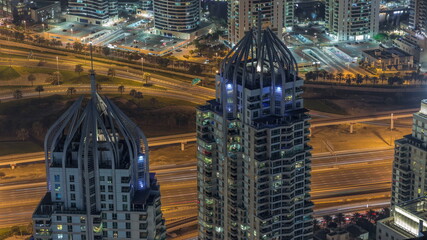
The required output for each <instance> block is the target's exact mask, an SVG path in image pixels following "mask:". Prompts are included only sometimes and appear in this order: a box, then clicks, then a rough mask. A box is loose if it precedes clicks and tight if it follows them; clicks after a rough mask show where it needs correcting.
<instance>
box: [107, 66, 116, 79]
mask: <svg viewBox="0 0 427 240" xmlns="http://www.w3.org/2000/svg"><path fill="white" fill-rule="evenodd" d="M107 75H108V76H109V77H111V78H114V77H115V76H116V70H115V69H114V68H109V69H108V72H107Z"/></svg>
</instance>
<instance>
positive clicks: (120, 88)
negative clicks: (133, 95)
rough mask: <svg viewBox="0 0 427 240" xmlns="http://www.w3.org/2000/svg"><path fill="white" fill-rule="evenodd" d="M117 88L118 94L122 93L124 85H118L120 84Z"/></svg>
mask: <svg viewBox="0 0 427 240" xmlns="http://www.w3.org/2000/svg"><path fill="white" fill-rule="evenodd" d="M117 90H119V92H120V95H123V92H124V91H125V86H123V85H120V86H119V87H118V88H117Z"/></svg>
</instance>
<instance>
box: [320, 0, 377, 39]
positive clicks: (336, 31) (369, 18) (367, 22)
mask: <svg viewBox="0 0 427 240" xmlns="http://www.w3.org/2000/svg"><path fill="white" fill-rule="evenodd" d="M379 10H380V1H379V0H366V1H359V0H326V13H325V18H326V19H325V20H326V27H327V28H328V32H329V33H330V34H331V36H333V37H334V38H335V39H337V40H339V41H362V40H367V39H370V38H372V37H373V36H374V35H375V34H377V33H378V28H379Z"/></svg>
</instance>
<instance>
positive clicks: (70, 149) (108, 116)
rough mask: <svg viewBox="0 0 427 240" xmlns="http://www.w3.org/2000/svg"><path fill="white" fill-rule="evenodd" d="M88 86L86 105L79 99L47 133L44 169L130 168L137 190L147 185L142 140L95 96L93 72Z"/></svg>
mask: <svg viewBox="0 0 427 240" xmlns="http://www.w3.org/2000/svg"><path fill="white" fill-rule="evenodd" d="M91 85H92V94H91V99H90V100H89V102H87V104H84V103H83V102H84V101H83V100H84V98H83V97H80V99H78V100H77V101H76V102H75V103H74V104H73V105H72V106H71V107H70V108H69V109H68V110H67V111H66V112H65V113H64V114H63V115H62V116H61V117H60V118H59V119H58V120H57V121H56V122H55V123H54V124H53V125H52V126H51V128H50V129H49V131H48V132H47V134H46V138H45V146H44V147H45V152H46V168H47V169H46V170H47V171H49V166H57V167H62V168H66V167H67V168H68V167H76V168H79V169H81V170H82V171H83V172H84V173H87V171H89V172H90V171H96V170H98V169H129V168H130V169H132V172H133V174H132V175H133V176H131V182H132V185H133V186H134V187H135V188H136V189H137V190H142V189H144V188H145V187H147V186H150V185H149V169H148V143H147V140H146V137H145V136H144V134H143V132H142V131H141V129H139V128H138V126H137V125H136V124H135V123H133V122H132V121H131V120H130V119H129V118H128V117H127V116H126V115H125V114H124V113H123V112H122V111H121V110H120V109H119V108H118V107H117V106H116V105H115V104H114V103H113V102H112V101H111V100H109V99H108V98H106V97H101V96H99V95H98V93H96V91H95V87H94V86H95V74H94V73H93V72H92V74H91ZM47 176H49V174H47ZM49 189H50V186H49Z"/></svg>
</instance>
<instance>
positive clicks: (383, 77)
mask: <svg viewBox="0 0 427 240" xmlns="http://www.w3.org/2000/svg"><path fill="white" fill-rule="evenodd" d="M386 79H387V77H386V75H385V74H384V73H381V74H380V80H381V84H384V80H386Z"/></svg>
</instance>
